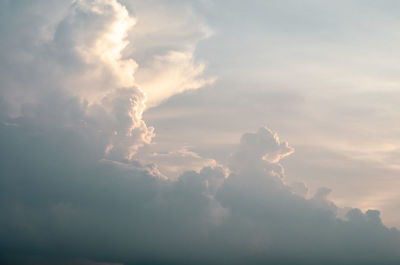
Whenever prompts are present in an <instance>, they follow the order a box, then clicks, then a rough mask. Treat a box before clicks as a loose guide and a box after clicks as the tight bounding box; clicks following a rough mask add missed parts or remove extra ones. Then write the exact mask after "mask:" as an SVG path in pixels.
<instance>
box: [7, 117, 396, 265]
mask: <svg viewBox="0 0 400 265" xmlns="http://www.w3.org/2000/svg"><path fill="white" fill-rule="evenodd" d="M39 117H40V118H41V116H39ZM39 117H38V118H39ZM13 123H14V124H16V126H6V125H1V130H0V132H1V135H0V139H1V147H2V148H1V150H2V151H1V157H0V164H1V165H0V166H1V169H2V178H1V179H0V181H1V183H0V184H1V185H0V187H1V188H0V190H1V192H0V194H1V195H0V197H1V200H0V201H1V204H0V208H1V215H2V218H1V223H0V234H1V235H2V236H1V240H0V246H1V258H2V261H4V262H6V261H8V260H10V263H9V264H12V263H13V262H14V264H15V259H13V257H10V256H9V255H8V256H7V254H9V253H13V254H15V253H17V255H18V256H19V257H25V256H26V257H29V256H31V255H35V256H40V257H41V259H43V260H46V259H50V258H51V257H57V258H58V259H70V258H71V257H72V258H73V259H90V260H94V261H97V262H114V263H117V262H118V263H124V264H136V263H145V262H147V263H152V264H159V263H164V264H165V263H167V264H168V263H171V264H180V263H188V262H189V263H192V264H220V263H221V262H229V263H232V264H243V263H250V264H258V263H265V262H272V263H278V262H279V263H281V264H293V262H295V263H296V264H320V262H326V263H328V264H329V262H331V264H337V263H343V264H365V263H367V264H368V263H370V264H374V263H377V262H382V263H385V264H395V263H396V262H398V261H399V259H400V257H399V256H398V244H399V243H400V234H399V232H398V231H397V230H395V229H388V228H386V227H385V226H384V225H383V224H382V222H381V221H380V218H379V212H377V211H371V210H370V211H367V212H366V213H363V212H361V211H360V210H358V209H353V210H350V211H348V213H347V218H346V220H342V219H339V218H337V217H336V212H335V210H334V209H333V208H332V207H331V206H332V205H333V203H332V202H330V201H329V200H328V199H327V197H326V195H327V194H328V190H327V189H321V190H320V191H319V192H317V194H316V195H315V196H313V197H312V198H311V199H309V200H307V199H305V198H304V197H301V196H298V195H295V194H294V193H292V191H291V188H290V187H289V186H287V185H285V184H284V182H283V178H284V175H283V170H282V166H281V165H280V164H279V161H278V160H273V161H268V160H264V159H263V157H265V155H273V154H276V153H277V152H278V153H280V154H281V153H285V152H288V150H291V149H288V145H287V144H286V143H285V142H283V143H282V142H280V141H279V140H278V138H277V136H276V134H274V133H273V132H271V131H270V130H268V129H264V128H262V129H260V130H259V131H258V132H256V133H248V134H245V135H244V136H243V138H242V140H241V143H240V145H239V146H238V149H237V152H236V153H235V154H234V155H233V156H232V157H242V155H243V150H246V154H248V155H249V157H251V158H252V159H256V160H257V161H258V162H256V163H255V162H254V161H252V160H251V159H243V160H242V161H240V160H236V165H235V166H234V167H232V168H230V170H231V171H232V173H231V174H230V175H227V171H226V169H224V168H221V167H218V166H216V167H206V168H203V169H202V170H201V171H199V172H195V171H188V172H185V173H183V174H182V175H181V176H180V177H179V178H178V179H177V180H176V181H170V180H165V179H164V178H162V177H161V176H159V175H158V174H157V172H156V171H154V170H153V169H152V168H151V167H145V166H142V165H140V164H139V163H137V162H135V161H125V162H123V161H121V162H116V161H111V160H105V159H99V158H100V157H102V155H103V153H102V152H101V150H97V151H96V150H95V148H94V147H93V139H88V138H86V137H84V136H83V135H81V134H79V133H77V132H76V131H73V130H72V131H71V130H66V129H65V128H62V129H60V130H59V131H55V130H54V129H45V128H43V127H41V128H32V126H31V125H30V121H29V119H17V120H13ZM33 124H34V123H33ZM249 139H269V140H268V141H260V142H259V144H258V145H255V144H254V142H253V141H249ZM260 145H262V146H260ZM260 149H261V150H263V151H260ZM239 155H240V156H239ZM238 164H240V165H238ZM250 165H252V166H254V165H255V166H256V167H252V166H250ZM371 249H374V252H371V251H370V250H371ZM6 264H7V263H6ZM20 264H24V263H22V262H21V263H20ZM43 264H45V263H44V261H43Z"/></svg>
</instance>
